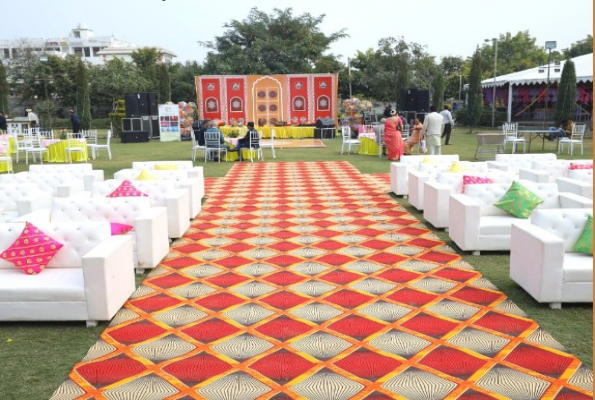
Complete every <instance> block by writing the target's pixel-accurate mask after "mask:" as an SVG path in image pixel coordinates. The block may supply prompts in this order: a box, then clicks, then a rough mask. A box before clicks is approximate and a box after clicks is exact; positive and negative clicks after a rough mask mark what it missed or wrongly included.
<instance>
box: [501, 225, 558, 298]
mask: <svg viewBox="0 0 595 400" xmlns="http://www.w3.org/2000/svg"><path fill="white" fill-rule="evenodd" d="M563 259H564V241H563V240H562V239H561V238H559V237H557V236H556V235H554V234H553V233H551V232H548V231H546V230H545V229H543V228H540V227H538V226H536V225H532V224H531V225H523V224H516V223H513V224H512V231H511V249H510V278H511V279H512V280H513V281H515V282H516V283H518V284H519V285H520V286H521V287H522V288H523V289H525V290H526V291H527V293H529V294H530V295H531V296H533V298H534V299H535V300H537V301H539V302H541V303H548V302H559V301H560V299H561V298H562V294H561V292H562V283H563V281H564V280H563V270H562V265H564V262H563Z"/></svg>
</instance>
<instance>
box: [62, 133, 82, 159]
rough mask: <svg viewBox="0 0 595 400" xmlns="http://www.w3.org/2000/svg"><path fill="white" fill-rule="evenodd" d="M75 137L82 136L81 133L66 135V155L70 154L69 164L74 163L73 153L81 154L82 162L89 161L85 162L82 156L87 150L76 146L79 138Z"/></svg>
mask: <svg viewBox="0 0 595 400" xmlns="http://www.w3.org/2000/svg"><path fill="white" fill-rule="evenodd" d="M74 135H80V133H72V132H70V133H67V134H66V149H65V151H66V153H67V154H68V162H70V163H72V153H79V154H80V155H81V162H86V161H87V160H84V159H83V157H82V155H83V154H84V153H85V149H84V148H83V147H81V146H79V145H77V144H75V140H78V139H77V138H75V136H74Z"/></svg>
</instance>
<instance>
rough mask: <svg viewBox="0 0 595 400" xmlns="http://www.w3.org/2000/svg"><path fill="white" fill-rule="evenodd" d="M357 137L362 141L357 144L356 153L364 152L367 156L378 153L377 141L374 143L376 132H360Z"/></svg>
mask: <svg viewBox="0 0 595 400" xmlns="http://www.w3.org/2000/svg"><path fill="white" fill-rule="evenodd" d="M357 137H358V139H359V140H360V141H361V142H362V145H361V146H359V148H358V150H357V154H364V155H369V156H377V155H378V143H376V133H374V132H369V133H360V134H359V135H358V136H357Z"/></svg>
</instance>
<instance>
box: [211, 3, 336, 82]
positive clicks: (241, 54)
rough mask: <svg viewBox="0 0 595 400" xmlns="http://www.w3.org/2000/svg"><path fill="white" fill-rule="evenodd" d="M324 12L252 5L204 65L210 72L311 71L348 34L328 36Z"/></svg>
mask: <svg viewBox="0 0 595 400" xmlns="http://www.w3.org/2000/svg"><path fill="white" fill-rule="evenodd" d="M324 17H325V16H324V15H321V16H319V17H313V16H312V15H310V14H308V13H306V14H302V15H300V16H294V15H293V14H292V9H291V8H287V9H285V10H280V9H277V8H275V9H274V10H273V13H272V14H270V15H269V14H266V13H264V12H262V11H259V10H258V9H257V8H252V9H251V10H250V13H249V15H248V18H247V19H245V20H243V21H237V20H232V21H231V22H230V23H227V24H225V25H224V27H225V28H226V29H227V30H226V31H225V33H224V34H223V35H222V36H217V37H215V40H214V41H212V42H199V43H200V44H201V45H203V46H205V47H206V48H208V49H210V50H212V51H210V52H209V53H208V54H207V59H206V62H205V64H204V67H205V70H206V71H205V73H207V74H257V75H270V74H290V73H310V72H312V71H313V70H314V68H315V65H316V64H317V63H318V61H319V59H320V58H321V57H323V53H324V52H325V51H326V50H328V49H329V46H330V44H331V43H333V42H335V41H337V40H339V39H341V38H344V37H346V36H347V35H346V34H345V33H344V29H343V30H340V31H339V32H335V33H332V34H330V35H329V36H327V35H325V34H324V33H322V32H321V30H320V28H319V27H320V25H321V24H322V22H323V21H324Z"/></svg>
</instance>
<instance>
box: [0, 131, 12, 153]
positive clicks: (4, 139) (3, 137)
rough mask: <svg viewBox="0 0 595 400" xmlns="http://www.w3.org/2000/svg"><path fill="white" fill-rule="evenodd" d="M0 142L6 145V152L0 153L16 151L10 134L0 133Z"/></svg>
mask: <svg viewBox="0 0 595 400" xmlns="http://www.w3.org/2000/svg"><path fill="white" fill-rule="evenodd" d="M0 144H2V145H4V146H7V145H8V146H7V150H8V153H6V152H1V153H0V154H14V153H15V152H16V144H15V143H14V137H13V136H11V135H0Z"/></svg>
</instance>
